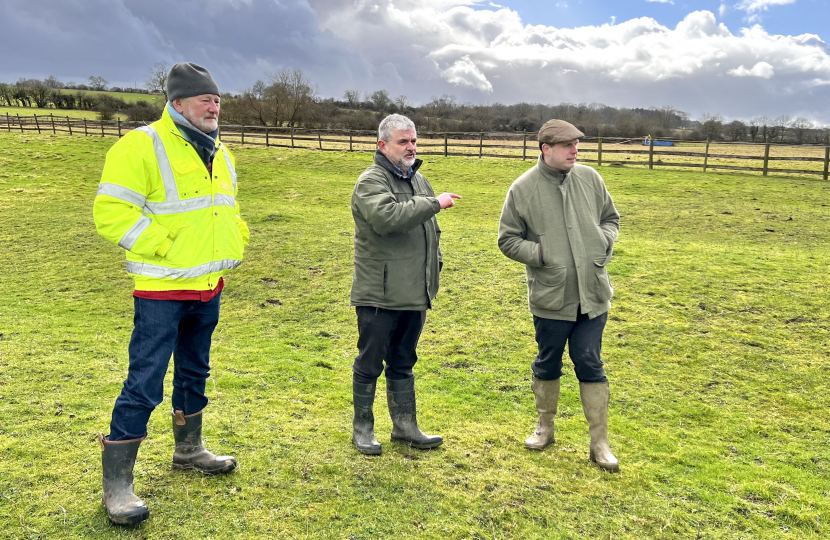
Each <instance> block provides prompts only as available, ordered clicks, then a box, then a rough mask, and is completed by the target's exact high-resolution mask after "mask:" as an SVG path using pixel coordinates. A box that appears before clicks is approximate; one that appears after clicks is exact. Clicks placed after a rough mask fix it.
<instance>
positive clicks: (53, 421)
mask: <svg viewBox="0 0 830 540" xmlns="http://www.w3.org/2000/svg"><path fill="white" fill-rule="evenodd" d="M0 142H2V144H3V147H4V153H3V155H2V156H0V165H2V167H0V246H2V248H0V254H2V261H3V263H4V264H3V275H2V278H0V294H2V297H3V298H4V302H3V304H2V305H0V455H2V459H0V531H3V534H2V535H0V536H3V537H4V538H14V539H36V538H78V537H83V538H111V537H113V536H117V537H118V538H135V539H139V538H140V539H168V538H197V537H198V538H246V539H247V538H306V537H307V538H338V539H369V538H392V537H398V538H415V537H418V538H466V539H493V538H497V539H525V538H539V539H542V538H569V539H570V538H614V539H618V538H625V539H643V538H683V539H686V538H707V539H708V538H728V539H739V538H746V539H758V538H762V539H778V538H792V539H804V538H816V539H818V538H827V537H828V536H830V526H829V525H828V521H829V520H830V488H828V486H829V485H830V471H829V469H830V444H828V443H830V426H828V415H827V399H826V396H827V393H828V382H827V381H828V379H827V376H826V372H827V369H828V360H827V358H828V352H830V343H828V337H827V336H828V333H827V331H828V305H830V293H828V290H830V278H829V277H828V273H827V267H828V263H830V251H829V250H828V246H829V245H830V243H828V241H829V240H830V232H828V228H827V225H826V216H827V206H828V195H829V194H830V191H828V190H830V185H828V184H826V183H823V182H821V181H819V180H815V179H809V178H791V177H769V178H762V177H758V176H747V175H728V174H721V173H709V174H707V175H705V176H704V175H702V174H700V173H699V172H695V171H692V172H686V171H666V170H658V171H647V170H642V169H635V168H631V169H628V168H614V167H602V168H600V172H601V173H602V174H603V176H604V178H605V180H606V183H607V185H608V188H609V190H610V191H611V193H612V195H613V197H614V200H615V202H616V204H617V207H618V209H619V210H620V213H621V215H622V225H621V234H620V239H619V243H618V245H617V248H616V256H615V259H614V260H613V262H612V263H611V265H610V267H609V271H610V274H611V278H612V281H613V282H614V286H615V289H616V291H615V299H614V307H613V308H612V311H611V314H610V318H609V324H608V327H607V329H606V334H605V341H604V358H605V362H606V368H607V371H608V374H609V378H610V379H611V394H612V400H611V410H610V414H609V417H610V441H611V445H612V447H613V449H614V451H615V454H616V455H617V457H618V458H619V459H620V462H621V467H622V472H621V473H620V474H617V475H614V474H608V473H603V472H601V471H599V470H598V469H597V468H596V467H595V466H592V464H590V463H589V461H588V433H587V426H586V423H585V420H584V418H583V415H582V410H581V406H580V403H579V397H578V388H577V382H576V380H575V378H574V376H573V373H572V372H570V371H569V372H568V373H567V374H566V375H565V377H564V378H563V385H562V398H561V403H560V414H559V416H558V418H557V443H556V444H555V445H553V446H552V447H550V448H549V449H548V450H546V451H545V452H541V453H531V452H529V451H527V450H525V449H524V448H523V445H522V441H523V440H524V438H525V437H527V436H528V435H529V433H530V432H531V430H532V429H533V426H534V421H535V414H534V410H533V399H532V395H531V393H530V369H529V363H530V361H531V360H532V358H533V356H534V351H535V345H534V341H533V328H532V322H531V317H530V315H529V313H528V312H527V306H526V291H525V283H524V270H523V268H522V267H521V265H519V264H517V263H514V262H511V261H509V260H507V259H506V258H504V257H503V256H502V255H501V254H500V252H499V251H498V248H497V247H496V231H497V221H498V216H499V212H500V209H501V205H502V202H503V200H504V195H505V192H506V190H507V188H508V186H509V185H510V183H511V182H512V180H513V179H515V178H516V177H517V176H518V175H519V174H521V172H522V171H524V170H526V169H527V168H528V167H530V166H531V165H532V162H522V161H520V160H515V161H514V160H495V159H492V160H487V159H485V160H478V159H462V158H443V157H429V158H427V159H426V162H425V164H424V166H423V168H422V169H421V170H422V171H423V172H424V173H425V174H426V175H427V177H428V178H430V180H431V181H432V183H433V186H434V187H435V189H436V191H438V192H440V191H445V190H447V191H448V190H452V191H454V192H457V193H460V194H461V195H463V197H464V198H463V199H462V200H461V201H459V203H458V205H457V207H456V208H454V209H451V210H448V211H444V212H441V214H440V215H439V216H438V220H439V223H440V225H441V228H442V229H443V236H442V240H443V246H444V253H445V266H444V272H443V275H442V288H441V291H440V293H439V297H438V300H437V302H436V305H435V309H434V310H433V311H431V312H430V313H429V315H428V320H427V327H426V329H425V331H424V334H423V336H422V340H421V346H420V349H419V351H420V361H419V363H418V365H417V366H416V368H415V371H416V376H417V381H418V382H417V385H418V396H419V411H420V413H419V415H420V418H419V420H420V422H421V424H422V427H423V428H424V430H425V431H428V432H433V433H440V434H442V435H444V437H445V440H446V442H445V444H444V445H443V446H442V447H441V448H439V449H438V450H435V451H429V452H422V451H417V450H411V449H409V448H408V447H406V446H404V445H401V444H397V443H395V444H392V443H390V441H389V431H390V429H391V425H390V421H389V419H388V414H387V410H386V404H385V400H384V399H383V396H382V394H381V395H380V396H379V398H380V399H378V402H377V404H376V407H375V414H376V417H377V419H378V420H377V426H376V427H377V435H378V439H379V441H380V442H381V443H382V444H383V449H384V453H383V455H382V456H379V457H374V458H372V457H366V456H362V455H360V454H358V453H357V452H356V451H355V450H354V449H353V448H352V446H351V445H350V442H349V440H350V434H351V383H350V380H351V371H350V367H351V363H352V359H353V357H354V355H355V353H356V349H355V340H356V331H355V316H354V312H353V311H352V310H351V309H350V308H349V306H348V291H349V286H350V283H351V272H352V262H351V259H352V238H351V237H352V233H353V224H352V220H351V215H350V211H349V197H350V193H351V189H352V187H353V185H354V181H355V179H356V177H357V176H358V174H359V173H360V172H361V171H362V170H363V169H364V168H365V167H366V166H367V164H368V163H369V162H370V157H369V155H368V154H358V153H355V154H346V153H342V154H341V153H334V152H332V153H328V152H327V153H322V152H314V151H308V150H295V151H291V150H282V149H264V148H263V149H260V148H249V147H244V148H237V149H236V155H237V161H238V164H239V166H238V169H239V178H240V196H239V199H240V203H241V205H242V210H243V215H244V217H245V218H246V219H247V220H248V222H249V224H250V227H251V230H252V237H251V244H250V245H249V247H248V250H247V251H246V262H245V263H244V264H243V265H242V266H241V267H240V268H239V269H237V270H236V271H233V272H231V273H229V274H228V276H227V287H226V289H225V292H224V293H223V306H222V310H223V314H222V321H221V322H220V325H219V327H218V329H217V331H216V334H215V336H214V347H213V361H212V363H213V371H212V377H211V381H209V382H208V395H209V397H210V399H211V405H210V406H209V408H208V409H207V410H206V413H205V414H206V418H205V422H206V424H205V437H206V439H207V441H208V446H209V448H211V449H213V450H214V451H217V452H222V453H234V454H235V455H236V457H237V458H238V459H239V462H240V465H241V467H240V470H239V471H238V472H237V473H235V474H233V475H230V476H227V477H218V478H212V477H201V476H198V475H196V474H189V473H181V472H173V471H171V470H170V458H171V455H172V434H171V429H170V418H169V414H168V410H169V407H170V403H169V397H168V400H166V401H165V403H163V404H162V405H161V406H160V407H159V410H157V411H156V413H154V415H153V417H152V419H151V422H150V426H149V433H150V434H149V437H148V439H147V441H146V442H145V443H144V444H143V445H142V447H141V451H140V453H139V462H138V464H137V466H136V490H137V493H138V494H139V495H140V496H141V497H143V498H144V500H145V501H146V502H147V503H148V505H149V506H150V509H151V518H150V520H149V521H148V522H146V523H145V524H143V525H141V526H139V527H137V528H134V529H125V530H118V529H114V528H113V527H112V526H110V525H109V523H108V521H107V518H106V515H105V512H104V510H103V508H102V507H101V502H100V493H101V478H100V476H101V465H100V451H99V449H98V443H97V442H96V441H95V439H94V437H95V434H96V433H97V432H98V431H106V430H107V426H108V422H109V414H110V411H111V407H112V403H113V401H114V399H115V397H116V395H117V393H118V392H119V390H120V385H121V381H122V380H123V379H124V377H125V375H126V365H127V351H126V348H127V343H128V340H129V334H130V331H131V326H132V319H131V317H132V299H131V296H130V294H131V292H132V288H131V281H130V280H129V279H128V278H127V276H126V274H125V273H124V257H123V253H122V251H121V249H120V248H117V247H115V246H113V245H110V244H108V243H106V242H105V241H104V240H102V239H101V238H99V237H98V236H97V234H96V232H95V228H94V225H93V223H92V215H91V208H92V200H93V198H94V196H95V191H96V185H97V182H98V179H99V176H100V172H101V169H102V166H103V162H104V155H105V153H106V151H107V149H108V148H109V146H110V145H112V144H113V143H114V142H115V140H114V139H111V138H96V137H88V138H84V137H67V136H60V135H59V136H52V135H42V136H38V135H36V134H28V133H27V134H25V135H20V134H15V133H11V134H7V133H4V132H0ZM169 388H170V379H169V378H168V380H167V387H166V392H167V395H168V396H169Z"/></svg>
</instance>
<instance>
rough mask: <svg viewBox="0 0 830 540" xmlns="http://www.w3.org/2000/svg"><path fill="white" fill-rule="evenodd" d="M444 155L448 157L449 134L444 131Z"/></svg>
mask: <svg viewBox="0 0 830 540" xmlns="http://www.w3.org/2000/svg"><path fill="white" fill-rule="evenodd" d="M444 157H447V134H446V133H444Z"/></svg>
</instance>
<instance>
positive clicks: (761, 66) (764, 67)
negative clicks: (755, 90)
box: [726, 62, 775, 79]
mask: <svg viewBox="0 0 830 540" xmlns="http://www.w3.org/2000/svg"><path fill="white" fill-rule="evenodd" d="M726 73H727V74H728V75H733V76H735V77H760V78H762V79H770V78H772V76H773V75H775V69H774V68H773V67H772V66H771V65H770V64H768V63H766V62H758V63H757V64H755V65H754V66H752V69H746V68H745V67H744V66H738V67H736V68H735V69H730V70H729V71H727V72H726Z"/></svg>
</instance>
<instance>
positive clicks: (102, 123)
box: [101, 118, 104, 137]
mask: <svg viewBox="0 0 830 540" xmlns="http://www.w3.org/2000/svg"><path fill="white" fill-rule="evenodd" d="M103 136H104V119H103V118H101V137H103Z"/></svg>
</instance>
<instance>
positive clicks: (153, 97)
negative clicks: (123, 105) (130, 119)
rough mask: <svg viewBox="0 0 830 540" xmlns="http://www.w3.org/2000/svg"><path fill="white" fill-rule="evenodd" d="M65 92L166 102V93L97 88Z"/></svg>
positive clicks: (133, 101) (158, 103)
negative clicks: (128, 91) (104, 90)
mask: <svg viewBox="0 0 830 540" xmlns="http://www.w3.org/2000/svg"><path fill="white" fill-rule="evenodd" d="M62 92H63V93H65V94H74V93H76V92H83V93H85V94H90V95H93V96H100V95H107V96H110V97H114V98H118V99H123V100H124V101H126V102H127V103H136V102H138V101H149V102H150V103H152V104H153V105H159V106H161V105H163V104H164V103H165V99H164V94H128V93H126V92H99V91H97V90H62Z"/></svg>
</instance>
